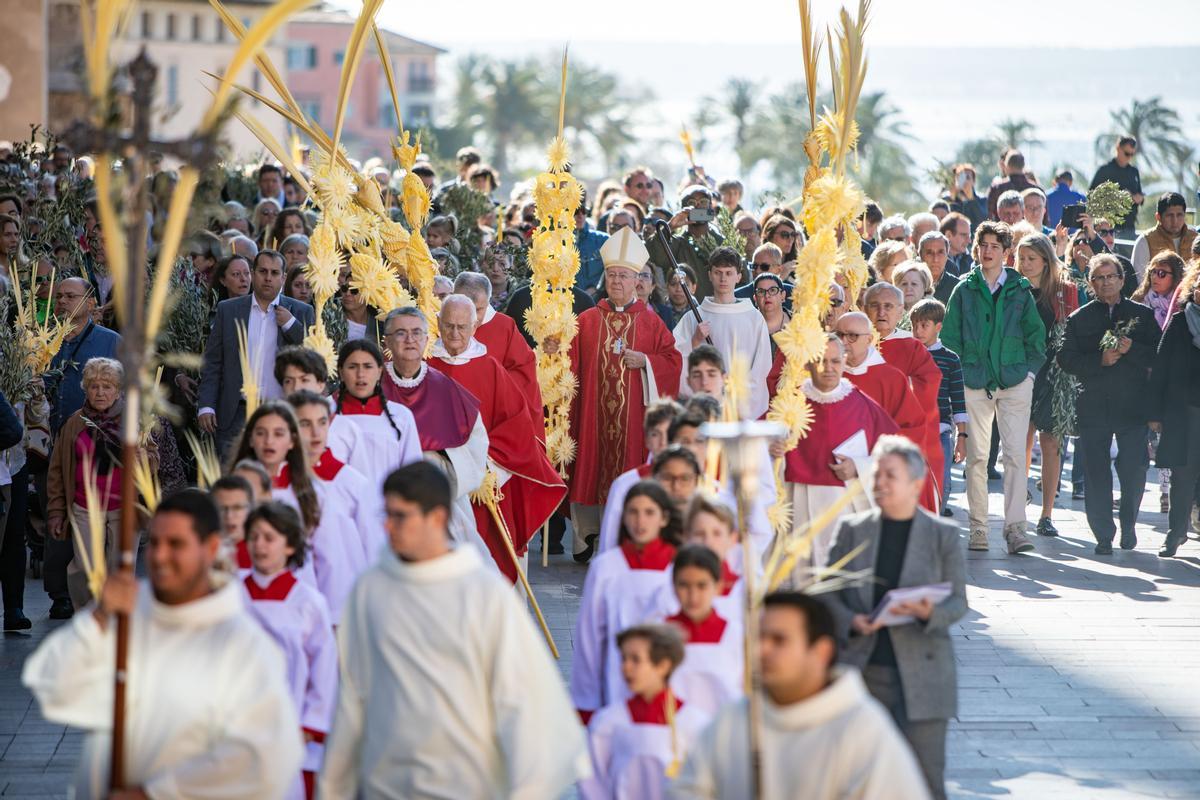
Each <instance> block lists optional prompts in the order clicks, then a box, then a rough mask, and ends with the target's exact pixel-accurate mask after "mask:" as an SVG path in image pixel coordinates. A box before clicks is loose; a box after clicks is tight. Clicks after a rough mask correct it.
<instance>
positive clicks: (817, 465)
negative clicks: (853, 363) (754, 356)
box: [783, 375, 900, 486]
mask: <svg viewBox="0 0 1200 800" xmlns="http://www.w3.org/2000/svg"><path fill="white" fill-rule="evenodd" d="M846 377H848V378H850V380H851V381H853V380H854V378H853V377H851V376H849V375H848V376H846ZM858 377H866V376H858ZM843 385H844V384H843ZM838 391H839V390H838V389H835V390H834V392H838ZM830 394H833V393H832V392H831V393H830ZM808 407H809V408H810V409H811V410H812V415H813V418H812V425H811V426H809V429H808V433H807V434H805V436H804V438H803V439H801V440H800V441H799V442H798V443H797V444H796V446H795V447H794V448H792V449H791V450H789V451H788V452H787V454H786V455H785V456H784V471H783V479H784V480H785V481H788V482H789V483H803V484H806V485H808V486H844V485H845V482H844V481H843V480H841V479H840V478H838V476H836V475H834V474H833V470H832V469H830V468H829V465H830V464H832V463H833V462H834V458H833V450H834V448H835V447H837V446H838V445H840V444H841V443H842V442H844V441H846V440H847V439H849V438H850V437H851V436H853V435H854V434H855V433H857V432H858V431H862V432H863V433H864V434H865V435H866V437H867V452H870V451H871V450H872V449H874V447H875V442H876V440H878V439H879V437H880V436H883V435H884V434H888V433H898V432H899V431H900V428H899V426H898V425H897V424H896V422H895V421H894V420H893V419H892V418H891V417H889V416H888V414H887V412H886V411H884V410H883V408H881V407H880V406H879V404H878V403H876V402H875V401H874V400H872V399H871V398H870V397H868V396H867V395H866V394H864V393H863V392H862V391H861V390H860V389H858V388H855V387H850V391H849V393H847V394H846V396H845V397H843V398H842V399H841V400H835V401H833V402H829V403H825V402H814V401H811V400H810V401H809V404H808Z"/></svg>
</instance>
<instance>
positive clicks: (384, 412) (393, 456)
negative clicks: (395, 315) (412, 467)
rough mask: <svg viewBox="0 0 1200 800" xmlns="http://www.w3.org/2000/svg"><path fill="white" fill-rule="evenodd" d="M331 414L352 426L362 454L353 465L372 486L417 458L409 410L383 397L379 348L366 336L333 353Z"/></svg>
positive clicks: (418, 450) (418, 452)
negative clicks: (336, 385) (336, 386)
mask: <svg viewBox="0 0 1200 800" xmlns="http://www.w3.org/2000/svg"><path fill="white" fill-rule="evenodd" d="M337 368H338V377H339V378H340V380H341V384H342V387H341V389H340V390H339V391H338V393H337V394H336V395H335V397H336V399H337V404H336V406H335V409H334V413H335V414H336V415H339V416H344V417H345V418H346V419H347V420H349V421H351V422H353V423H354V424H356V425H358V426H359V428H360V429H361V431H362V434H363V436H362V445H361V449H362V450H364V451H365V452H364V454H363V456H362V458H361V459H359V463H360V464H361V466H359V465H358V464H356V466H359V468H360V469H361V470H362V471H363V472H364V473H366V475H367V478H368V479H369V480H370V481H371V485H372V486H382V485H383V480H384V478H386V477H387V476H388V475H389V474H390V473H391V472H392V471H393V470H396V469H399V468H400V467H403V466H404V465H405V464H411V463H413V462H414V461H420V460H421V459H422V457H423V456H422V454H421V440H420V438H419V437H418V436H417V423H416V420H414V419H413V415H412V412H411V411H409V410H408V408H406V407H405V406H402V405H400V404H399V403H395V402H392V401H390V400H388V399H386V398H385V397H384V396H383V389H382V387H381V386H380V380H381V379H382V378H383V351H381V350H380V349H379V345H377V344H375V342H373V341H371V340H369V339H351V340H350V341H348V342H346V343H345V344H343V345H342V347H341V349H340V350H339V351H338V360H337Z"/></svg>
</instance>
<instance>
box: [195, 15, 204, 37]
mask: <svg viewBox="0 0 1200 800" xmlns="http://www.w3.org/2000/svg"><path fill="white" fill-rule="evenodd" d="M192 41H193V42H201V41H204V17H202V16H200V15H199V14H193V15H192Z"/></svg>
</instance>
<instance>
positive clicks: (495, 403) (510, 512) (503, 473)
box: [428, 294, 567, 582]
mask: <svg viewBox="0 0 1200 800" xmlns="http://www.w3.org/2000/svg"><path fill="white" fill-rule="evenodd" d="M475 320H476V317H475V304H474V303H472V302H471V299H470V298H469V297H467V296H465V295H461V294H452V295H450V296H449V297H447V298H446V299H445V300H443V301H442V310H441V312H440V314H439V316H438V330H439V332H440V333H441V338H440V339H438V340H437V341H436V342H434V344H433V351H432V353H431V355H430V357H429V360H428V363H429V366H430V367H432V368H433V369H435V370H437V371H438V372H440V373H442V374H443V375H446V376H447V377H450V378H453V379H454V380H455V381H457V382H458V383H460V384H462V385H463V386H464V387H466V389H467V391H469V392H471V394H473V395H475V397H477V398H478V399H479V413H480V416H481V417H482V418H483V425H484V427H485V428H486V429H487V433H488V461H489V464H488V466H489V468H490V469H491V470H492V471H493V472H495V473H496V476H497V478H498V481H497V482H498V483H499V485H500V491H501V494H503V496H504V499H503V500H501V502H500V513H501V515H502V516H503V518H504V522H505V524H506V525H507V527H508V531H509V534H510V535H511V536H512V542H513V547H514V548H515V549H516V551H517V555H518V556H522V555H524V554H525V553H526V551H527V549H528V543H529V540H530V538H532V536H533V534H534V533H536V532H537V531H538V529H539V528H541V527H542V523H544V522H545V521H546V520H547V519H549V518H550V515H551V514H553V513H554V510H555V509H556V508H558V504H559V503H561V502H562V499H563V497H565V496H566V493H567V486H566V484H565V483H563V480H562V478H561V477H560V476H559V474H558V473H557V472H556V471H555V469H554V467H553V465H551V463H550V460H549V459H548V458H546V451H545V449H544V448H543V447H542V446H541V445H540V444H539V442H538V436H537V434H538V430H537V429H535V428H534V425H533V421H532V420H531V419H530V417H529V408H528V406H527V405H526V403H525V397H524V395H522V393H521V390H520V389H518V388H517V384H516V382H515V381H513V379H512V378H510V377H509V375H508V373H507V372H506V371H505V370H504V367H502V366H500V363H499V362H498V361H496V359H494V358H492V357H491V356H490V355H488V351H487V348H486V347H484V346H483V345H482V344H480V343H479V341H478V340H476V339H475V338H474V337H473V336H472V334H473V333H474V331H475ZM473 505H474V511H475V524H476V527H477V528H478V530H479V535H480V536H481V537H482V538H483V541H484V543H485V544H486V545H487V547H488V551H489V552H490V553H491V555H492V558H493V560H495V562H496V565H497V566H498V567H499V568H500V571H501V572H503V573H504V574H505V575H506V576H507V577H508V579H509V580H510V581H513V582H516V580H517V572H516V568H515V567H514V565H513V563H512V558H511V557H510V556H509V554H508V550H507V548H506V547H505V546H504V540H503V539H502V538H501V537H502V536H503V535H504V534H503V533H502V532H501V530H500V529H499V527H498V526H497V525H496V523H495V520H494V519H493V518H492V514H491V512H490V511H489V510H488V508H487V506H485V505H482V504H478V503H476V504H473Z"/></svg>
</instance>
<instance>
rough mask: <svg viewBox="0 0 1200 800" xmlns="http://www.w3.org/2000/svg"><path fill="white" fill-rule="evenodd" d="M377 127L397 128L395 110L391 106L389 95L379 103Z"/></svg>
mask: <svg viewBox="0 0 1200 800" xmlns="http://www.w3.org/2000/svg"><path fill="white" fill-rule="evenodd" d="M379 127H381V128H398V127H399V126H398V125H397V124H396V108H395V106H393V105H392V96H391V93H388V96H387V97H385V98H383V99H382V100H380V101H379Z"/></svg>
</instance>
